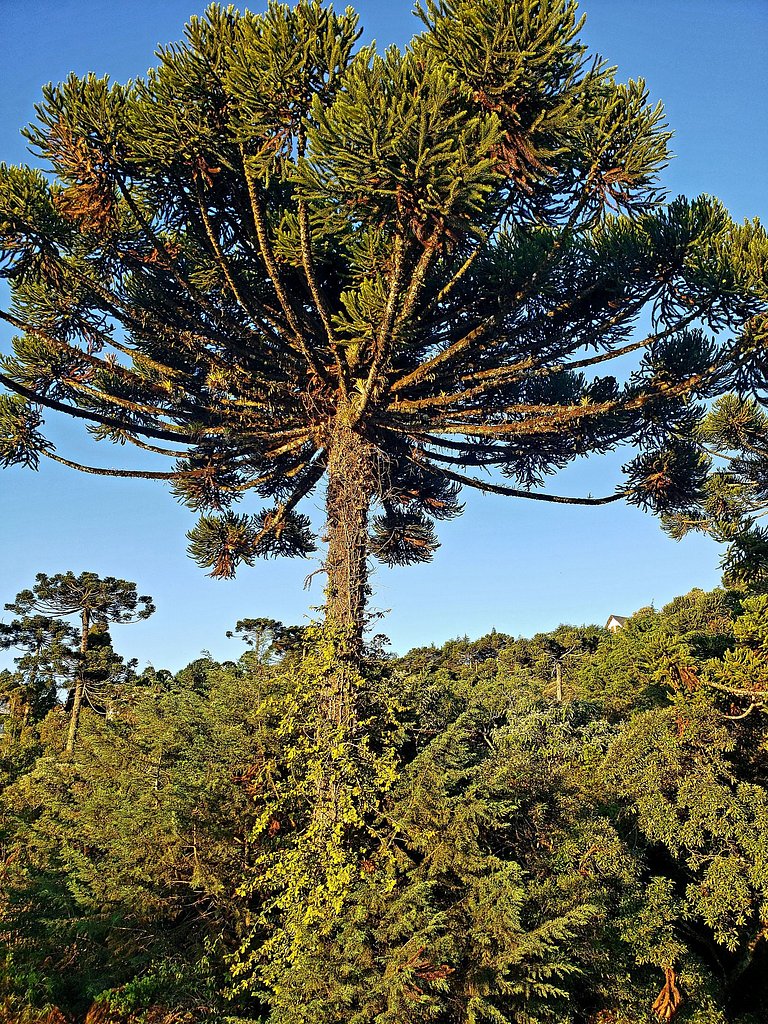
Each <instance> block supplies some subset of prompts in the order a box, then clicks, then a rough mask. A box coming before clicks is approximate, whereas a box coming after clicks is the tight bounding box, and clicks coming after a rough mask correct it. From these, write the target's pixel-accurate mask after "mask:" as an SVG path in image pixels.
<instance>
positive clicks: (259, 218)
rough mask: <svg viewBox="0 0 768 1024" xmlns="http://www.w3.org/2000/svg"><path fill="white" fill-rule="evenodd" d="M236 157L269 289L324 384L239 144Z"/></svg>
mask: <svg viewBox="0 0 768 1024" xmlns="http://www.w3.org/2000/svg"><path fill="white" fill-rule="evenodd" d="M240 157H241V160H242V164H243V173H244V175H245V180H246V184H247V186H248V198H249V200H250V205H251V215H252V217H253V225H254V228H255V229H256V237H257V239H258V242H259V251H260V252H261V257H262V259H263V260H264V265H265V267H266V268H267V273H268V274H269V276H270V279H271V281H272V286H273V288H274V289H275V293H276V294H277V298H278V301H279V303H280V305H281V307H282V309H283V313H284V314H285V319H286V320H287V321H288V326H289V327H290V329H291V330H292V331H293V334H294V340H295V342H296V346H297V348H298V351H300V352H301V354H302V355H303V356H304V359H305V360H306V362H307V365H308V366H309V368H310V370H311V371H312V372H313V373H314V374H315V375H316V376H317V377H318V378H319V379H320V380H323V381H326V383H327V379H326V375H325V371H324V368H323V367H321V366H320V364H319V363H318V362H317V359H316V358H315V354H314V353H313V352H312V350H311V349H310V348H309V346H308V345H307V343H306V341H305V339H304V334H303V331H302V329H301V325H300V324H299V321H298V319H297V317H296V313H295V312H294V309H293V306H292V305H291V303H290V301H289V300H288V296H287V294H286V292H285V288H284V287H283V281H282V277H281V274H280V268H279V267H278V265H277V261H276V260H275V257H274V254H273V252H272V247H271V245H270V243H269V233H268V230H267V222H266V217H265V214H264V209H263V207H262V204H261V200H260V198H259V195H258V192H257V188H256V178H255V176H254V174H253V172H252V171H251V170H250V169H249V167H248V163H247V160H246V157H245V151H244V148H243V146H242V144H241V145H240Z"/></svg>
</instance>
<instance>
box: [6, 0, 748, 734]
mask: <svg viewBox="0 0 768 1024" xmlns="http://www.w3.org/2000/svg"><path fill="white" fill-rule="evenodd" d="M417 13H418V15H419V17H420V18H421V20H422V22H423V24H424V30H423V31H422V33H421V34H420V35H418V36H416V37H415V38H414V39H413V41H412V42H411V44H410V45H409V46H408V47H407V48H406V49H405V50H404V51H402V52H401V51H400V50H398V49H397V48H394V47H392V48H389V49H387V50H386V51H385V52H384V53H377V52H376V50H375V49H374V48H373V47H361V46H358V44H357V41H358V38H359V31H358V27H357V17H356V16H355V14H354V13H353V12H352V11H351V10H347V11H346V12H345V13H344V14H336V13H334V12H333V10H332V9H331V8H330V7H329V6H325V5H323V4H321V3H319V2H314V0H299V2H298V3H297V4H296V5H295V6H294V7H289V6H287V5H282V4H277V3H271V4H270V6H269V8H268V10H267V12H266V13H265V14H263V15H254V14H250V13H246V14H243V15H241V14H238V13H237V12H236V11H235V10H233V9H232V8H226V9H225V8H221V7H218V6H212V7H210V8H209V9H208V11H207V13H206V15H205V16H204V17H203V18H199V19H198V18H194V19H192V20H191V22H190V23H189V25H188V26H187V29H186V35H185V40H184V42H182V43H180V44H178V45H175V46H171V47H168V48H165V49H162V50H161V51H159V55H158V56H159V63H158V66H157V67H156V68H155V69H153V70H152V71H150V72H149V73H148V75H147V77H146V78H144V79H137V80H135V81H132V82H129V83H128V84H127V85H117V84H111V83H110V82H108V81H107V80H106V79H99V78H96V77H95V76H87V77H85V78H76V77H74V76H72V77H70V78H69V79H68V80H67V81H66V82H64V83H63V84H62V85H59V86H55V87H50V86H49V87H47V88H46V89H45V90H44V95H43V100H42V102H41V104H40V105H39V107H38V108H37V120H36V122H35V123H34V124H33V125H31V126H30V127H29V128H28V129H27V138H28V139H29V141H30V143H31V144H32V147H33V148H34V150H35V151H36V152H37V153H38V154H39V155H40V157H41V158H42V160H43V162H44V165H45V168H46V171H45V172H44V171H42V170H34V169H30V168H28V167H7V166H4V167H3V168H2V172H1V175H0V249H1V252H2V268H3V274H4V276H5V277H6V279H7V280H8V281H9V282H10V284H11V287H12V294H13V301H12V305H11V308H10V309H9V310H7V311H6V312H4V313H3V314H2V315H3V318H4V320H5V322H6V323H8V324H10V325H11V326H12V327H13V328H14V329H15V330H16V331H17V332H18V338H17V339H16V341H15V343H14V355H13V356H11V357H10V358H7V359H5V360H4V361H3V364H2V368H1V370H0V383H2V384H3V385H4V386H5V388H6V389H7V392H8V394H6V395H5V396H4V397H3V398H2V410H1V414H2V428H1V430H0V458H1V459H2V461H3V462H4V463H6V464H11V463H24V464H27V465H29V466H32V467H36V466H37V465H38V462H39V459H40V458H51V459H54V460H56V461H59V462H63V463H65V464H66V465H70V466H74V468H76V469H80V470H85V471H86V472H91V473H105V474H106V473H110V474H112V475H118V476H127V477H131V476H143V477H151V478H155V479H159V480H166V481H168V482H169V484H170V486H171V488H172V489H173V491H174V492H175V493H176V495H177V496H179V497H180V498H181V499H183V500H184V501H185V502H186V503H187V504H188V505H189V506H190V507H191V508H193V509H195V510H198V511H199V512H200V513H201V517H200V520H199V522H198V524H197V525H196V526H195V527H194V529H193V530H192V531H191V533H190V551H191V554H192V556H193V557H194V558H195V559H196V560H197V561H198V562H199V563H200V564H201V565H203V566H205V567H208V568H209V569H210V570H211V573H212V574H213V575H215V576H221V577H226V576H230V575H232V574H233V573H234V571H235V568H236V566H237V565H238V563H240V562H245V563H247V564H250V563H251V562H252V561H253V560H254V559H255V558H256V557H257V556H260V555H264V556H275V555H306V554H307V553H308V552H309V551H311V550H312V548H313V538H312V535H311V532H310V524H309V520H308V519H307V517H306V516H304V515H302V514H301V513H300V512H299V505H300V502H301V501H302V499H303V498H306V497H307V496H308V495H309V494H310V493H311V492H312V491H313V490H315V489H316V488H318V486H319V485H321V482H322V481H325V491H324V494H325V502H326V522H325V535H326V537H327V543H328V548H327V554H326V557H325V570H326V572H327V577H328V584H327V595H326V620H327V623H328V626H329V627H331V628H329V635H331V636H332V637H333V638H334V640H333V642H334V644H335V648H336V655H337V657H338V658H340V659H341V660H342V661H343V660H344V659H347V661H349V662H352V663H354V662H355V660H356V659H357V658H358V656H359V654H360V650H361V637H362V632H363V628H364V623H365V607H366V596H367V593H368V585H367V559H368V558H369V556H375V557H377V558H379V559H381V560H383V561H384V562H387V563H396V564H405V563H408V562H413V561H424V560H426V559H428V558H429V557H430V554H431V552H432V550H433V549H434V547H435V544H436V540H435V536H434V532H433V526H432V523H433V520H439V519H447V518H450V517H451V516H454V515H456V514H458V513H459V512H460V511H461V505H460V503H459V496H460V491H461V490H462V488H464V487H469V488H478V489H479V490H481V491H491V492H493V493H500V494H506V495H510V496H516V497H524V498H534V499H537V500H546V501H571V502H578V503H580V504H587V505H589V504H599V503H601V502H606V501H612V500H614V499H616V498H619V497H621V496H622V494H624V495H626V496H628V497H629V499H630V500H633V501H635V502H637V503H640V504H644V505H648V506H651V507H653V508H655V509H660V510H663V511H666V512H670V511H673V510H674V509H675V508H676V506H677V504H678V503H679V502H681V501H682V500H683V498H684V497H685V496H686V495H687V494H689V493H690V490H691V488H692V487H694V488H695V487H696V486H698V484H699V483H700V478H701V477H702V475H703V473H704V470H703V468H702V467H701V466H700V464H699V461H698V455H697V453H696V451H695V449H694V448H692V447H691V446H690V445H688V444H687V443H686V442H685V440H684V436H685V432H686V430H687V429H688V428H689V426H690V424H691V421H692V419H693V418H694V417H695V415H696V408H697V407H696V405H695V401H697V400H700V399H703V398H705V397H706V396H708V395H710V394H712V393H715V392H717V391H718V389H723V388H725V387H728V386H741V385H742V384H743V383H744V380H745V379H747V378H748V377H749V374H750V373H752V372H753V371H754V366H753V364H755V363H759V355H760V349H761V345H762V343H763V342H764V339H765V321H764V319H763V320H761V319H760V316H761V315H762V314H763V313H764V311H765V308H766V305H765V302H766V287H765V259H766V248H767V247H766V238H765V234H764V232H763V231H762V229H761V228H760V227H759V225H757V224H747V225H745V226H736V225H734V224H733V223H732V222H731V220H730V219H729V217H728V215H727V213H726V211H725V210H724V208H723V207H722V206H721V205H720V204H719V203H718V202H717V201H716V200H714V199H711V198H709V197H702V198H699V199H696V200H693V201H689V200H686V199H677V200H675V201H674V202H671V203H669V204H666V203H665V201H664V197H663V195H662V194H661V192H660V191H659V187H658V172H659V171H660V169H661V168H662V167H663V166H664V164H665V162H666V160H667V158H668V149H667V143H668V140H669V138H670V136H669V134H668V132H667V131H666V126H665V124H664V122H663V112H662V110H661V107H660V106H658V105H656V106H654V105H651V104H650V103H649V101H648V97H647V93H646V89H645V86H644V84H643V83H642V82H641V81H637V82H629V83H627V84H620V83H617V82H616V81H615V79H614V74H613V70H612V69H611V68H609V67H608V66H607V65H606V64H605V63H604V62H603V61H601V60H600V59H597V58H592V57H590V56H589V55H588V54H587V51H586V48H585V46H584V45H583V44H582V43H581V42H580V41H579V30H580V21H579V19H578V16H577V11H576V4H575V3H574V2H572V0H516V2H511V0H501V2H500V0H425V3H424V5H423V6H419V7H417ZM646 309H652V312H653V316H652V318H651V323H652V327H651V328H650V329H649V330H648V331H640V332H639V333H638V334H635V333H634V331H635V329H636V327H637V324H638V319H639V316H640V313H641V311H642V310H646ZM715 334H716V335H717V337H715V336H714V335H715ZM629 353H634V354H635V357H636V358H635V360H634V363H632V364H628V363H627V362H626V361H625V362H623V363H622V367H626V366H627V365H632V366H634V369H631V371H630V372H628V373H627V374H625V379H624V380H622V381H620V380H619V379H617V377H615V376H613V375H608V374H606V373H605V372H604V371H605V369H606V366H607V364H608V363H609V362H610V361H611V360H614V359H618V358H619V357H621V356H626V355H628V354H629ZM754 372H756V371H754ZM48 412H57V413H64V414H69V415H71V416H75V417H78V418H79V419H81V420H82V421H84V422H85V423H86V424H87V425H88V428H89V429H90V431H91V432H92V434H93V435H94V437H95V438H96V439H97V440H100V441H108V442H112V443H113V444H118V445H124V444H125V443H129V444H131V445H137V446H138V447H139V448H141V449H142V450H143V451H146V452H147V454H148V458H149V456H150V455H151V456H156V457H158V458H163V457H165V458H167V459H169V460H170V466H169V467H168V468H167V469H149V470H147V471H146V472H136V471H134V470H126V469H119V468H114V469H102V468H99V469H97V468H93V467H86V466H82V465H78V464H76V463H74V462H72V461H71V460H68V459H66V458H65V457H64V456H63V455H60V454H59V453H57V452H56V451H55V449H54V447H53V446H52V444H51V442H50V441H49V440H48V439H46V437H45V435H44V433H43V432H42V429H41V428H42V420H43V416H44V415H47V414H48ZM620 444H633V445H637V446H639V448H640V454H637V455H636V456H635V457H633V458H632V460H631V461H630V462H629V463H628V467H627V468H628V478H629V479H628V482H627V485H626V487H625V488H621V489H620V490H619V491H618V492H616V493H613V494H608V495H605V496H604V497H598V498H592V497H582V498H564V497H559V496H557V497H556V496H553V495H551V494H544V493H542V492H540V491H537V490H536V488H537V487H539V486H540V485H541V484H542V482H543V480H544V478H545V476H546V475H547V474H549V473H552V472H553V471H555V470H557V469H559V468H561V467H563V466H565V465H566V464H567V463H568V462H570V461H571V460H573V459H575V458H576V457H577V456H582V455H587V454H589V453H593V452H605V451H608V450H610V449H612V448H614V447H615V446H617V445H620ZM488 470H490V471H491V473H490V474H488V475H485V473H484V471H488ZM249 494H251V495H252V496H255V497H256V498H258V499H262V501H263V504H264V507H262V508H261V510H260V511H255V512H253V513H250V512H245V513H241V512H236V511H234V510H233V507H232V506H233V505H235V504H236V503H237V502H239V501H240V499H244V498H246V497H247V496H248V495H249ZM343 689H344V692H338V693H336V694H335V695H334V696H333V699H332V700H330V702H329V704H328V707H327V714H328V716H329V717H330V719H331V720H332V721H333V722H334V723H335V724H337V725H344V724H345V723H349V722H350V721H353V720H354V715H355V710H354V697H353V696H352V695H351V694H350V693H349V692H346V691H347V688H346V687H344V688H343Z"/></svg>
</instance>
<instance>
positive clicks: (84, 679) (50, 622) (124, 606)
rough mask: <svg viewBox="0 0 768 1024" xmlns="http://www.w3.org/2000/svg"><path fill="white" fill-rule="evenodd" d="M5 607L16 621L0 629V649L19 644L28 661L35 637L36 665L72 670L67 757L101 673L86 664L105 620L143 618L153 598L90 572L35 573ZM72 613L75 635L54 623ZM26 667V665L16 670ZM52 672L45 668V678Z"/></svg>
mask: <svg viewBox="0 0 768 1024" xmlns="http://www.w3.org/2000/svg"><path fill="white" fill-rule="evenodd" d="M5 608H6V611H9V612H14V613H15V614H16V615H18V616H20V618H18V619H15V620H13V621H12V622H11V623H10V625H8V626H2V625H0V650H2V648H3V647H10V646H20V645H21V646H23V647H25V648H26V653H27V655H28V658H27V660H29V655H31V654H32V653H33V652H32V650H31V647H32V642H33V639H35V640H36V642H37V647H35V649H34V653H35V654H36V657H37V659H38V662H39V661H40V660H41V658H43V657H45V658H46V659H47V661H46V664H49V665H50V666H52V667H54V668H55V667H60V666H62V665H65V664H67V663H69V665H70V666H71V673H70V674H71V682H72V685H71V688H70V696H69V700H68V701H67V703H68V704H69V705H71V706H70V716H69V729H68V730H67V751H68V752H69V753H72V751H73V750H74V749H75V741H76V738H77V729H78V725H79V723H80V711H81V709H82V706H83V701H84V700H91V701H92V700H93V698H94V694H93V693H88V682H89V679H90V678H91V677H92V676H94V675H96V676H98V675H100V673H99V672H98V670H97V671H96V672H94V669H97V666H96V665H94V664H89V654H92V653H93V652H92V648H93V647H98V646H99V645H100V642H101V641H102V638H103V632H104V630H105V629H106V627H107V625H108V624H109V623H110V622H115V623H124V622H136V621H137V620H139V619H148V618H149V616H150V615H151V614H152V613H153V612H154V610H155V606H154V604H153V603H152V598H151V597H147V596H146V595H144V596H141V597H139V595H138V594H137V593H136V584H135V583H129V582H128V581H127V580H117V579H115V578H114V577H113V576H105V577H104V578H102V577H100V576H97V575H96V573H95V572H81V573H80V575H79V576H75V574H74V573H73V572H67V573H59V574H58V575H56V576H47V575H46V574H45V573H44V572H39V573H38V574H37V576H36V577H35V585H34V587H33V588H32V589H31V590H22V591H21V593H20V594H17V595H16V600H15V601H13V602H11V603H10V604H7V605H6V606H5ZM73 615H76V616H77V617H78V619H79V621H80V630H79V636H78V633H77V632H76V631H75V630H74V629H73V628H72V627H71V626H63V624H59V623H57V622H56V619H60V618H64V619H66V618H69V617H70V616H73ZM57 627H58V628H57ZM38 637H39V639H37V638H38ZM72 641H75V642H76V643H78V645H79V650H77V651H76V650H74V649H72V650H69V651H67V650H66V646H65V645H66V643H67V642H70V643H71V642H72ZM90 661H91V662H93V661H94V659H93V658H91V659H90ZM35 664H37V662H36V663H35ZM25 665H26V662H24V664H22V665H21V666H20V667H25ZM51 671H52V669H51V668H49V669H48V672H49V674H50V673H51Z"/></svg>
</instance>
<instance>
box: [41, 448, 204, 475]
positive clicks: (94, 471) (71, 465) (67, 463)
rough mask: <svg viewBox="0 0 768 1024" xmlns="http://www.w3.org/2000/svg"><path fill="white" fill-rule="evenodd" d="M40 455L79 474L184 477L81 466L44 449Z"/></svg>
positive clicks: (134, 470) (136, 470)
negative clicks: (75, 470) (77, 471)
mask: <svg viewBox="0 0 768 1024" xmlns="http://www.w3.org/2000/svg"><path fill="white" fill-rule="evenodd" d="M42 454H43V455H45V457H46V458H47V459H52V460H53V461H54V462H58V463H60V464H61V465H62V466H69V468H70V469H77V470H79V471H80V472H81V473H92V474H94V475H95V476H119V477H128V478H130V479H136V480H178V478H179V477H180V476H183V475H184V474H181V473H161V472H156V471H151V470H139V469H101V468H100V467H98V466H83V465H82V463H80V462H72V461H71V460H70V459H64V458H62V456H61V455H56V454H54V453H53V452H49V451H46V450H45V449H43V450H42Z"/></svg>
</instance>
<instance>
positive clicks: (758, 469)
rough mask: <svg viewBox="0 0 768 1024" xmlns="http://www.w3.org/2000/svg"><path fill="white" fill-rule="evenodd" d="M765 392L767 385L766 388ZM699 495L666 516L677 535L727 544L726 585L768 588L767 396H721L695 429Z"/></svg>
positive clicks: (756, 589)
mask: <svg viewBox="0 0 768 1024" xmlns="http://www.w3.org/2000/svg"><path fill="white" fill-rule="evenodd" d="M761 390H762V389H761ZM694 439H695V444H696V449H695V453H692V455H691V458H692V459H695V458H698V468H697V472H698V475H699V476H700V477H701V484H702V486H701V487H700V490H699V493H698V495H697V496H695V495H694V494H693V493H692V494H691V495H690V496H689V501H688V502H687V504H685V503H683V505H682V507H681V508H680V509H678V510H677V511H676V512H675V513H673V514H671V515H667V516H665V517H664V519H663V523H664V527H665V529H666V530H667V532H668V533H669V534H670V535H671V536H673V537H675V538H676V539H678V538H680V537H683V536H685V534H686V533H689V532H690V531H692V530H697V531H702V532H706V533H709V534H710V536H712V537H713V538H714V539H715V540H717V541H719V542H720V543H721V544H725V545H727V546H726V549H725V552H724V554H723V559H722V567H723V570H724V574H723V581H724V583H725V584H726V585H727V586H729V587H731V588H733V589H734V590H738V591H741V592H744V593H753V594H755V593H757V594H761V593H765V591H766V589H768V531H766V529H765V527H763V526H762V525H761V524H760V520H761V519H763V518H764V516H765V514H766V512H767V511H768V416H766V414H765V412H764V410H763V402H762V401H761V400H758V399H755V398H751V397H747V396H745V395H744V394H741V395H739V394H730V395H725V396H724V397H723V398H720V399H719V400H718V401H717V402H716V403H715V405H714V406H713V407H712V408H711V409H710V410H709V412H708V413H707V414H706V415H705V416H704V417H703V418H702V420H701V422H700V423H699V424H698V425H697V428H696V431H695V433H694Z"/></svg>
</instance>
